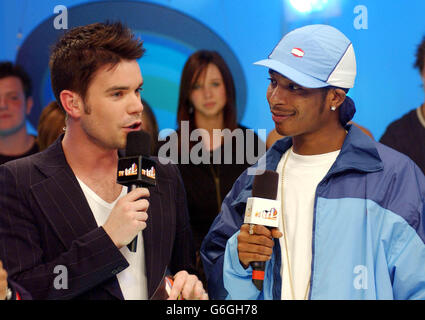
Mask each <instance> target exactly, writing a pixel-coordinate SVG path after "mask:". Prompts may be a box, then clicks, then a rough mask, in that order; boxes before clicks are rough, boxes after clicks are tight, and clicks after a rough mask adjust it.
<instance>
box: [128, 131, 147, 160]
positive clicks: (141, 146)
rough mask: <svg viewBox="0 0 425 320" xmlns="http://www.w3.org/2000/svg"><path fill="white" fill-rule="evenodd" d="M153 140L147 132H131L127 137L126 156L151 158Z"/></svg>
mask: <svg viewBox="0 0 425 320" xmlns="http://www.w3.org/2000/svg"><path fill="white" fill-rule="evenodd" d="M150 144H151V140H150V135H149V133H147V132H145V131H131V132H129V133H128V135H127V145H126V148H125V156H126V157H133V156H149V155H150V147H151V145H150Z"/></svg>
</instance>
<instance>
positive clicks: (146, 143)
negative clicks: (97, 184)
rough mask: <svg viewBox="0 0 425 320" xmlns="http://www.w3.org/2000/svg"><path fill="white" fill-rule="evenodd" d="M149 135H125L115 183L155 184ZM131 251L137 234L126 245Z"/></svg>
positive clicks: (141, 185)
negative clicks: (150, 156)
mask: <svg viewBox="0 0 425 320" xmlns="http://www.w3.org/2000/svg"><path fill="white" fill-rule="evenodd" d="M149 155H150V135H149V134H148V133H146V132H144V131H131V132H129V133H128V135H127V145H126V148H125V157H120V158H119V160H118V172H117V183H119V184H122V185H124V186H126V187H127V188H128V192H130V191H132V190H134V189H135V188H147V187H153V186H156V174H155V161H153V160H151V159H150V158H149ZM127 247H128V249H129V250H130V251H131V252H136V250H137V235H136V237H135V238H134V239H133V240H132V241H131V242H130V243H129V244H128V245H127Z"/></svg>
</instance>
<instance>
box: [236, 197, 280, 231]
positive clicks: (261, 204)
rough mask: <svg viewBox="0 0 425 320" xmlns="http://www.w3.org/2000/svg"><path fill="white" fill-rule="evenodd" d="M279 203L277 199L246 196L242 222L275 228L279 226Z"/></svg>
mask: <svg viewBox="0 0 425 320" xmlns="http://www.w3.org/2000/svg"><path fill="white" fill-rule="evenodd" d="M280 205H281V204H280V201H278V200H271V199H264V198H256V197H251V198H248V200H247V202H246V210H245V219H244V223H247V224H259V225H263V226H266V227H272V228H274V227H275V228H277V227H278V226H279V216H280Z"/></svg>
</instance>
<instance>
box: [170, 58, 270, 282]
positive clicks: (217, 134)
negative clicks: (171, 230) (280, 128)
mask: <svg viewBox="0 0 425 320" xmlns="http://www.w3.org/2000/svg"><path fill="white" fill-rule="evenodd" d="M235 98H236V93H235V85H234V82H233V77H232V74H231V72H230V69H229V67H228V66H227V64H226V62H225V61H224V60H223V58H222V57H221V56H220V55H219V54H218V53H217V52H215V51H207V50H201V51H197V52H195V53H194V54H192V55H191V56H190V57H189V59H188V60H187V62H186V64H185V66H184V69H183V72H182V76H181V81H180V92H179V100H178V110H177V120H178V130H177V134H178V141H179V150H182V148H180V147H181V145H182V144H184V143H187V144H188V146H189V150H188V151H189V155H190V156H189V157H187V155H182V154H180V159H179V163H178V166H179V169H180V173H181V175H182V178H183V182H184V186H185V189H186V194H187V203H188V208H189V215H190V221H191V225H192V231H193V234H194V240H195V247H196V249H197V254H198V256H197V264H198V265H197V267H198V271H199V272H200V275H201V279H202V276H203V271H202V266H201V261H200V257H199V249H200V246H201V243H202V240H203V238H204V237H205V235H206V234H207V232H208V230H209V227H210V225H211V224H212V222H213V220H214V219H215V217H216V216H217V214H218V213H219V212H220V208H221V202H222V200H223V199H224V197H225V196H226V194H227V193H228V192H229V191H230V189H231V187H232V186H233V183H234V182H235V180H236V179H237V178H238V177H239V175H240V174H241V173H242V172H243V171H244V170H245V169H247V168H248V167H249V166H250V165H252V164H253V163H248V161H247V157H246V154H247V151H249V152H251V154H252V151H253V149H254V153H255V155H258V150H259V143H260V144H263V145H264V143H263V142H262V141H261V140H260V139H259V138H258V136H257V135H256V134H253V135H251V139H249V138H248V139H247V130H248V129H247V128H246V127H243V126H241V125H239V124H238V123H237V112H236V102H235ZM184 126H186V130H185V129H184ZM187 128H188V130H187ZM225 129H227V131H228V133H229V132H231V133H236V134H234V135H233V137H231V136H230V135H227V136H226V135H225V137H223V135H222V133H223V130H225ZM195 130H197V132H196V133H197V134H195V135H194V131H195ZM194 136H195V137H198V141H191V140H193V137H194ZM229 136H230V138H229V139H227V138H226V137H229ZM236 136H238V137H236ZM252 137H253V138H252ZM190 138H192V139H190ZM199 138H200V139H199ZM242 139H243V141H242ZM199 140H201V141H199ZM195 145H196V146H198V147H197V148H196V152H194V147H195ZM199 145H201V147H199ZM237 148H239V150H238V152H236V151H237ZM229 150H231V151H230V152H229ZM241 150H242V152H239V151H241ZM260 150H265V147H264V148H262V149H260ZM202 154H203V155H204V156H202ZM205 154H207V157H205ZM237 154H239V155H242V157H239V156H237ZM183 156H186V158H189V161H188V162H189V163H184V162H185V161H182V160H183V159H182V157H183ZM200 159H201V161H200ZM203 280H204V282H205V279H203Z"/></svg>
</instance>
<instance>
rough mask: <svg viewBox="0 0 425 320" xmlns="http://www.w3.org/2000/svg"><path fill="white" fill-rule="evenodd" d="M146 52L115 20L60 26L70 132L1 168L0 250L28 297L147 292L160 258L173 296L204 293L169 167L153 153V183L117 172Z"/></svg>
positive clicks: (58, 86) (59, 67)
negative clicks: (131, 180) (138, 182)
mask: <svg viewBox="0 0 425 320" xmlns="http://www.w3.org/2000/svg"><path fill="white" fill-rule="evenodd" d="M143 51H144V49H143V48H142V44H141V42H140V41H138V40H135V39H134V37H133V35H132V34H131V32H130V31H129V30H128V29H127V28H125V27H124V26H122V25H121V24H120V23H113V24H111V23H106V24H104V23H96V24H92V25H88V26H84V27H77V28H74V29H72V30H70V31H69V32H68V33H66V34H65V35H64V36H63V37H62V38H61V39H60V40H59V41H58V43H57V44H56V46H55V47H54V49H53V52H52V55H51V59H50V69H51V79H52V88H53V91H54V93H55V97H56V99H57V101H58V102H59V104H60V105H61V107H62V108H63V110H64V111H65V112H66V117H67V119H66V131H65V134H64V135H62V136H61V137H60V138H58V140H57V141H56V142H55V143H54V144H53V145H52V146H51V147H49V148H48V149H47V150H45V151H44V152H42V153H39V154H36V155H33V156H31V157H27V158H23V159H20V160H17V161H13V162H10V163H8V164H5V165H3V166H1V167H0V258H1V259H2V260H3V261H4V265H5V267H6V269H7V270H8V272H9V276H10V277H11V278H12V279H13V280H15V281H16V282H17V283H19V284H21V285H22V286H23V287H25V288H26V289H27V290H28V291H29V292H30V293H31V295H32V296H33V297H34V298H35V299H70V298H80V299H114V298H118V299H134V300H135V299H148V298H151V297H152V295H153V294H154V291H155V289H156V288H157V286H158V285H159V283H160V281H161V279H162V276H163V275H164V271H165V270H166V269H169V270H170V271H171V272H172V273H173V274H175V276H174V287H173V289H172V291H171V294H170V299H175V298H177V297H178V296H179V295H182V296H183V298H185V299H206V298H207V295H206V293H205V292H204V289H203V287H202V283H201V282H200V281H199V280H198V279H197V277H196V276H195V275H190V274H189V273H188V272H187V271H185V270H188V271H190V270H191V269H192V267H193V263H194V251H193V247H192V234H191V230H190V227H189V221H188V214H187V208H186V203H185V200H184V199H185V198H186V197H185V191H184V187H183V185H182V181H181V177H180V175H179V173H178V170H177V169H176V167H175V166H173V165H161V164H160V163H159V162H158V163H157V167H156V173H157V177H158V178H157V185H156V186H155V187H154V188H149V189H147V188H137V189H136V190H133V191H131V192H129V193H127V190H126V188H125V187H122V186H121V185H119V184H117V183H116V172H117V162H118V154H117V150H118V149H121V148H123V147H124V146H125V145H126V138H127V134H128V133H129V132H131V131H134V130H140V128H141V113H142V110H143V105H142V104H141V102H140V91H141V87H142V85H143V78H142V74H141V72H140V68H139V65H138V62H137V59H138V58H140V57H141V56H142V54H143ZM142 230H143V236H142V234H141V231H142ZM138 234H139V237H138V241H139V245H138V246H137V247H138V250H137V252H136V253H133V252H129V250H128V249H127V247H126V245H127V244H128V243H129V242H130V241H132V239H133V238H134V237H135V236H136V235H138ZM167 267H168V268H167Z"/></svg>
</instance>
